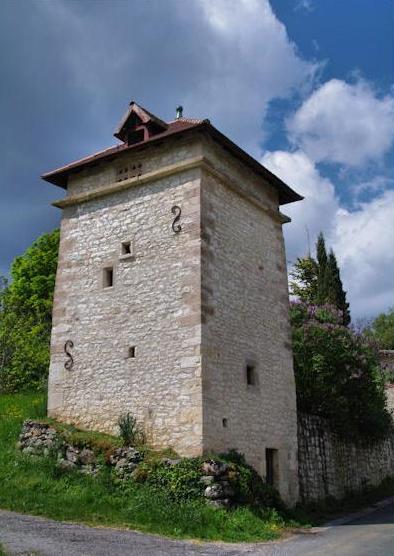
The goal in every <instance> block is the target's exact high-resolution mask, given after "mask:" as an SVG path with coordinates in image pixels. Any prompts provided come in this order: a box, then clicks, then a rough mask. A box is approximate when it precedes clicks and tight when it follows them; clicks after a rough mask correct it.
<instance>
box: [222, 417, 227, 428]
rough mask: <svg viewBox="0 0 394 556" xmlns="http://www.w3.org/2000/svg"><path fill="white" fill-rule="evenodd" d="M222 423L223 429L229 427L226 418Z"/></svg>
mask: <svg viewBox="0 0 394 556" xmlns="http://www.w3.org/2000/svg"><path fill="white" fill-rule="evenodd" d="M222 423H223V428H224V429H226V428H227V425H228V421H227V419H226V418H224V419H223V421H222Z"/></svg>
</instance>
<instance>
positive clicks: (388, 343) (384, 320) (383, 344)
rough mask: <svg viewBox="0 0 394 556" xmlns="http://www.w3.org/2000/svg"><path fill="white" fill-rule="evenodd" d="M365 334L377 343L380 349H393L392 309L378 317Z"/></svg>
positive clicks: (393, 324) (393, 321) (393, 309)
mask: <svg viewBox="0 0 394 556" xmlns="http://www.w3.org/2000/svg"><path fill="white" fill-rule="evenodd" d="M366 333H367V334H368V335H370V336H372V337H373V338H374V339H375V340H376V341H377V342H378V344H379V347H380V348H381V349H394V307H391V308H390V309H389V310H388V311H387V313H381V314H380V315H378V316H377V317H376V318H375V319H374V320H373V321H372V324H371V326H370V327H369V329H367V331H366Z"/></svg>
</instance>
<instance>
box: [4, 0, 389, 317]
mask: <svg viewBox="0 0 394 556" xmlns="http://www.w3.org/2000/svg"><path fill="white" fill-rule="evenodd" d="M393 5H394V4H393V2H392V1H391V0H346V1H343V0H330V1H322V0H271V1H269V0H111V1H108V0H96V1H93V0H83V1H79V0H40V1H37V0H29V1H28V2H27V1H24V0H11V1H9V0H2V2H1V4H0V67H1V84H0V115H1V135H0V136H1V151H0V152H1V164H0V274H1V273H2V274H7V273H8V271H9V265H10V263H11V261H12V259H13V258H14V257H15V256H16V255H19V254H21V253H23V251H24V250H25V249H26V248H27V247H28V246H29V244H30V243H31V242H32V241H33V240H34V239H35V238H36V237H37V236H39V235H40V234H42V233H44V232H47V231H50V230H52V229H53V228H55V227H56V226H58V225H59V221H60V211H59V210H58V209H55V208H54V207H52V206H51V205H50V203H51V202H52V201H54V200H55V199H58V198H61V197H62V196H63V195H64V192H63V190H62V189H59V188H57V187H55V186H53V185H50V184H47V183H46V182H44V181H42V180H41V179H40V175H41V174H42V173H44V172H46V171H49V170H51V169H54V168H56V167H58V166H61V165H64V164H66V163H68V162H71V161H72V160H75V159H78V158H81V157H83V156H85V155H88V154H91V153H93V152H95V151H97V150H100V149H102V148H105V147H108V146H111V145H113V144H115V143H116V141H115V140H114V138H113V136H112V133H113V131H114V128H115V127H116V124H117V123H118V121H119V119H120V117H121V116H122V115H123V113H124V112H125V110H126V109H127V106H128V103H129V102H130V100H135V101H137V102H139V103H140V104H142V105H143V106H145V107H146V108H148V109H149V110H150V111H152V112H153V113H155V114H156V115H158V116H159V117H161V118H162V119H165V120H171V119H173V118H174V117H175V107H176V106H177V105H178V104H182V105H183V106H184V116H185V117H196V118H198V117H202V118H206V117H208V118H210V120H211V122H212V123H213V125H215V126H216V127H217V128H219V129H220V130H221V131H222V132H224V133H225V134H226V135H228V136H229V137H230V138H231V139H232V140H234V141H235V142H236V143H238V144H239V145H240V146H241V147H243V148H244V149H245V150H247V151H248V152H249V153H250V154H252V155H253V156H254V157H255V158H256V159H257V160H259V161H260V162H262V163H263V164H264V165H265V166H266V167H267V168H269V169H270V170H271V171H273V172H274V173H275V174H277V175H278V176H279V177H281V178H282V179H284V180H285V181H286V182H287V183H288V184H289V185H290V186H291V187H293V188H294V189H295V190H296V191H298V192H299V193H300V194H302V195H303V196H304V197H305V199H304V200H303V201H302V202H299V203H294V204H292V205H286V206H284V207H282V208H283V212H285V213H286V214H288V215H289V216H290V217H291V218H292V222H291V223H290V224H286V226H285V228H284V230H285V241H286V255H287V260H288V263H289V267H290V266H291V264H292V263H294V261H295V260H296V259H297V257H300V256H304V255H306V254H307V253H308V249H309V245H310V246H311V249H312V251H313V246H314V243H315V239H316V236H317V234H318V233H319V231H323V232H324V234H325V236H326V242H327V245H328V247H330V248H333V249H334V251H335V253H336V255H337V258H338V261H339V264H340V268H341V272H342V278H343V282H344V287H345V289H346V290H347V292H348V299H349V301H350V304H351V311H352V316H353V318H355V319H357V318H363V317H367V318H370V317H373V316H374V315H376V314H378V313H379V312H382V311H385V310H387V309H388V308H389V307H390V306H394V172H393V170H394V62H393V59H394V58H393V55H394V33H393V31H392V30H393V28H394V7H393ZM308 238H309V239H308Z"/></svg>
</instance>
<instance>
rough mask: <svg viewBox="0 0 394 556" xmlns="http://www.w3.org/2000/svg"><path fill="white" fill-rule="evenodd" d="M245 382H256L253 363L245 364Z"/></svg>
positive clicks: (252, 384)
mask: <svg viewBox="0 0 394 556" xmlns="http://www.w3.org/2000/svg"><path fill="white" fill-rule="evenodd" d="M246 383H247V384H249V385H251V386H254V385H255V384H256V369H255V367H254V365H246Z"/></svg>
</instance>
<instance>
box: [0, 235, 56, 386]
mask: <svg viewBox="0 0 394 556" xmlns="http://www.w3.org/2000/svg"><path fill="white" fill-rule="evenodd" d="M58 244H59V230H54V231H53V232H51V233H49V234H44V235H43V236H41V237H40V238H38V239H37V240H36V241H35V242H34V243H33V244H32V245H31V246H30V247H29V248H28V249H27V250H26V252H25V253H24V254H23V255H22V256H21V257H16V258H15V260H14V261H13V263H12V266H11V283H10V284H9V285H8V284H7V283H6V281H5V280H2V281H1V283H0V392H1V391H3V392H16V391H21V390H31V389H35V390H40V389H42V388H43V387H44V385H45V383H46V378H47V373H48V366H49V341H50V333H51V322H52V302H53V291H54V286H55V276H56V268H57V254H58Z"/></svg>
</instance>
